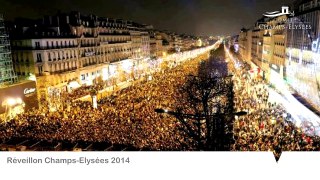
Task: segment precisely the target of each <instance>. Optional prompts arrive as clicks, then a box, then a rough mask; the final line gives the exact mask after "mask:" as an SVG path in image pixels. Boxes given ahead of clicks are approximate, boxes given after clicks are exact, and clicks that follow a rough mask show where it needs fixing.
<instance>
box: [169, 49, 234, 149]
mask: <svg viewBox="0 0 320 180" xmlns="http://www.w3.org/2000/svg"><path fill="white" fill-rule="evenodd" d="M221 51H223V48H222V47H220V48H219V49H218V50H217V53H213V54H211V55H212V56H214V55H218V56H214V57H211V58H210V59H209V60H208V61H202V62H201V63H200V64H199V68H198V76H194V75H190V76H188V77H187V78H186V82H185V84H184V85H183V86H182V87H180V88H179V96H178V98H179V103H178V104H177V106H176V112H177V114H176V115H175V116H176V117H177V119H178V120H179V121H180V124H181V129H182V130H183V131H184V132H185V133H186V134H187V135H188V136H189V137H190V138H191V139H193V140H194V141H195V142H196V143H197V144H198V148H199V150H219V151H224V150H230V145H231V144H232V143H233V134H232V130H233V121H234V118H233V115H232V114H233V113H234V108H233V107H234V104H233V98H234V96H233V81H232V76H228V69H227V64H226V62H225V61H224V60H223V58H222V57H221V55H223V53H222V52H221Z"/></svg>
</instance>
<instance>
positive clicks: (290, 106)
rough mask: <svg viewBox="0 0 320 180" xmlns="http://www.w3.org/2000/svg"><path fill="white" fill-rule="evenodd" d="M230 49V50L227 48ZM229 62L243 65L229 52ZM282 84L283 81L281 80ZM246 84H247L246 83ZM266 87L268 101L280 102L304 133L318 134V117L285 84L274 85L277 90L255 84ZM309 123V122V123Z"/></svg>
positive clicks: (250, 87) (319, 127)
mask: <svg viewBox="0 0 320 180" xmlns="http://www.w3.org/2000/svg"><path fill="white" fill-rule="evenodd" d="M227 51H230V50H227ZM227 54H228V56H229V58H230V59H231V62H234V63H235V64H237V65H238V67H240V66H242V67H244V66H243V62H242V61H240V60H239V59H238V58H236V57H234V55H232V54H231V53H227ZM283 84H284V81H283ZM246 86H247V85H246ZM263 86H264V87H266V88H267V90H268V93H269V98H268V102H270V103H276V104H280V105H281V106H283V107H284V108H285V110H286V111H287V113H289V114H290V115H291V118H290V120H291V121H292V122H293V123H294V124H295V125H296V126H297V127H301V128H302V129H303V130H304V132H305V133H306V134H309V135H317V136H320V117H319V116H317V115H316V114H315V113H314V112H312V111H311V110H309V109H308V108H307V107H305V106H304V105H303V104H302V103H300V102H299V101H298V100H297V99H296V98H295V97H294V96H293V95H292V94H291V93H290V91H289V90H288V89H287V87H286V86H285V85H283V86H282V87H276V89H277V90H275V89H274V88H271V87H270V86H269V84H265V83H264V84H261V85H259V86H255V87H256V88H257V89H259V88H262V87H263ZM252 88H253V87H252V86H251V85H250V83H249V91H250V92H252ZM310 123H311V124H310Z"/></svg>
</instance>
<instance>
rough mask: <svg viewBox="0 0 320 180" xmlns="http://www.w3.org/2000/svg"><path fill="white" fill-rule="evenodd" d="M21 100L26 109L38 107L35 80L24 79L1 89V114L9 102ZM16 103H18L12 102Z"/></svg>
mask: <svg viewBox="0 0 320 180" xmlns="http://www.w3.org/2000/svg"><path fill="white" fill-rule="evenodd" d="M8 100H10V101H14V100H19V101H20V100H21V101H22V102H21V103H24V105H25V111H27V110H29V109H31V108H33V107H34V108H38V98H37V89H36V83H35V82H34V81H24V82H19V83H17V84H13V85H10V86H7V87H4V88H1V89H0V104H1V106H0V114H2V113H5V111H6V106H7V103H5V102H8ZM11 104H16V103H11Z"/></svg>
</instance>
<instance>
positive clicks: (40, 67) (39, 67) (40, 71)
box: [38, 66, 42, 74]
mask: <svg viewBox="0 0 320 180" xmlns="http://www.w3.org/2000/svg"><path fill="white" fill-rule="evenodd" d="M38 71H39V74H42V66H38Z"/></svg>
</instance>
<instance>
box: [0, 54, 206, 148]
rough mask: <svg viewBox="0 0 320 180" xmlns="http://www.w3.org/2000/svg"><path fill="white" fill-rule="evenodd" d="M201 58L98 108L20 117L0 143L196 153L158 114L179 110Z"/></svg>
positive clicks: (76, 105)
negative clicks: (180, 92)
mask: <svg viewBox="0 0 320 180" xmlns="http://www.w3.org/2000/svg"><path fill="white" fill-rule="evenodd" d="M199 61H200V58H197V59H194V60H190V61H188V62H185V63H184V64H183V65H179V66H177V67H175V68H173V69H166V70H165V71H164V72H159V73H155V74H154V75H153V78H152V80H151V81H147V82H142V83H140V84H138V85H134V86H131V87H129V88H126V89H123V90H121V91H120V92H117V93H116V94H114V95H112V96H109V97H105V98H102V99H99V101H98V104H99V105H98V108H97V109H94V108H93V107H92V104H91V103H90V102H80V101H74V102H71V104H70V107H69V108H67V110H66V109H63V110H58V111H55V112H49V111H44V110H43V109H41V110H34V111H29V112H26V113H24V114H21V115H18V116H17V117H16V118H15V119H14V120H12V121H10V122H7V123H6V124H1V127H0V137H2V138H7V139H9V138H11V137H25V138H32V139H39V140H65V141H72V142H75V141H78V140H82V141H88V142H111V143H114V144H123V145H132V146H134V147H138V148H147V149H153V150H192V149H194V143H193V142H192V140H190V139H188V137H186V135H185V134H184V133H183V132H182V131H180V130H179V126H180V124H179V123H178V122H177V121H176V119H174V118H173V117H170V116H168V115H163V116H159V115H158V114H156V113H155V108H168V109H173V108H174V106H175V100H176V98H175V96H176V94H177V93H176V90H177V89H178V88H177V87H179V86H181V85H182V84H183V83H184V78H185V77H186V76H187V75H189V74H191V73H195V72H196V70H197V68H196V67H197V65H198V63H199Z"/></svg>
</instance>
